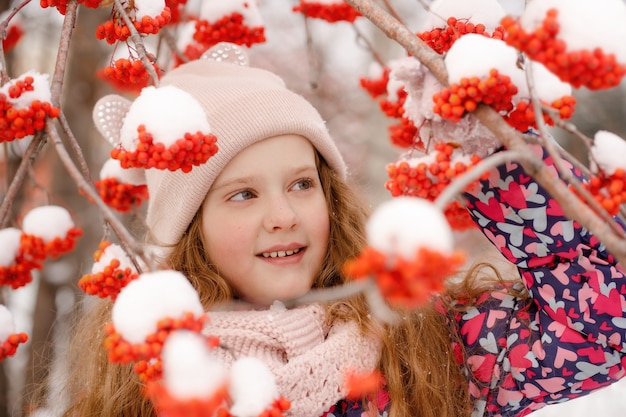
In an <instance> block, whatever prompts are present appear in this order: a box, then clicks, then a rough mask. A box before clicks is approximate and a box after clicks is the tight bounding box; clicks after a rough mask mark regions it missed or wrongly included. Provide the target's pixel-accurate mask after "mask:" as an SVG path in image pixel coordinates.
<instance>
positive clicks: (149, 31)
mask: <svg viewBox="0 0 626 417" xmlns="http://www.w3.org/2000/svg"><path fill="white" fill-rule="evenodd" d="M129 17H130V18H131V20H132V22H133V26H134V27H135V29H136V30H137V32H139V33H140V34H144V35H156V34H157V33H159V30H161V28H163V26H165V25H167V24H168V23H169V22H170V20H171V19H172V14H171V11H170V8H169V7H167V6H165V7H164V8H163V11H162V12H161V14H159V15H157V16H142V17H141V19H139V20H136V19H134V18H133V17H132V16H129ZM131 35H132V33H131V31H130V28H129V27H128V26H127V25H126V22H125V21H124V19H123V17H122V16H121V14H120V13H117V12H114V13H113V17H112V19H111V20H107V21H106V22H105V23H103V24H100V25H98V27H97V28H96V38H98V39H100V40H105V41H106V42H107V43H108V44H111V45H113V44H115V43H117V42H126V41H127V40H128V38H129V37H130V36H131Z"/></svg>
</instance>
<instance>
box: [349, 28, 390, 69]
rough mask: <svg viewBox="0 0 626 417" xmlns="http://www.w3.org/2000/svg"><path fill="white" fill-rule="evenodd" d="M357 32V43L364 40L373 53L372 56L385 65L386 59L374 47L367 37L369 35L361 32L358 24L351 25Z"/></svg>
mask: <svg viewBox="0 0 626 417" xmlns="http://www.w3.org/2000/svg"><path fill="white" fill-rule="evenodd" d="M351 26H352V28H353V29H354V32H355V33H356V43H357V44H358V43H359V42H363V43H364V44H365V48H367V50H368V51H369V52H370V54H372V58H374V61H376V62H377V63H378V64H379V65H380V66H381V67H384V66H385V60H384V59H383V58H382V57H381V56H380V54H379V53H378V52H376V49H374V45H372V43H371V42H370V41H369V39H367V37H366V36H365V35H364V34H363V32H361V30H360V29H359V28H358V27H357V25H351Z"/></svg>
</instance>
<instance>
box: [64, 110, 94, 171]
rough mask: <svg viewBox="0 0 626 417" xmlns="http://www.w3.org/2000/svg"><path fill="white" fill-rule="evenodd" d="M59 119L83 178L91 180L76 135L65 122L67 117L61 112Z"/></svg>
mask: <svg viewBox="0 0 626 417" xmlns="http://www.w3.org/2000/svg"><path fill="white" fill-rule="evenodd" d="M59 121H60V122H61V127H62V128H63V132H65V135H66V136H67V138H68V140H69V142H70V148H71V149H72V151H73V152H74V155H75V156H76V159H78V163H79V165H80V169H81V171H82V173H83V177H85V179H86V180H87V181H88V182H91V173H90V172H89V166H88V165H87V160H85V156H84V155H83V151H82V149H81V147H80V144H79V143H78V140H76V136H74V133H73V132H72V130H71V128H70V125H69V123H68V122H67V119H66V118H65V113H63V112H61V113H60V114H59Z"/></svg>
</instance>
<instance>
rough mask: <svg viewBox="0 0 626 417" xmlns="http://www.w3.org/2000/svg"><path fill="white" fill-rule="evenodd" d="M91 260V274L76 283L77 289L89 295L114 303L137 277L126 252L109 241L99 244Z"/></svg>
mask: <svg viewBox="0 0 626 417" xmlns="http://www.w3.org/2000/svg"><path fill="white" fill-rule="evenodd" d="M93 259H94V261H95V262H94V264H93V266H92V268H91V273H89V274H85V275H83V276H82V277H81V279H80V280H79V281H78V287H79V288H80V289H81V290H83V291H84V292H85V293H87V294H89V295H97V296H98V297H100V298H107V297H110V298H111V299H112V300H114V301H115V299H116V298H117V296H118V294H119V293H120V291H121V290H122V288H124V287H125V286H126V285H127V284H128V283H129V282H130V281H132V280H133V279H135V278H137V277H138V276H139V274H138V273H137V270H136V269H135V266H134V265H133V263H132V261H131V260H130V258H129V257H128V255H127V254H126V252H124V250H123V249H122V248H121V247H120V246H119V245H116V244H112V243H111V242H109V241H106V240H105V241H102V242H100V245H99V247H98V250H96V251H95V252H94V255H93Z"/></svg>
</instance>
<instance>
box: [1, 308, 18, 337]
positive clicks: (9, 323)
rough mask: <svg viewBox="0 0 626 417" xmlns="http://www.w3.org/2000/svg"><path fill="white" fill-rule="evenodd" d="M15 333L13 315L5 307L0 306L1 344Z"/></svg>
mask: <svg viewBox="0 0 626 417" xmlns="http://www.w3.org/2000/svg"><path fill="white" fill-rule="evenodd" d="M13 333H15V323H14V322H13V314H11V312H10V311H9V309H8V308H6V306H5V305H3V304H0V343H2V342H4V341H5V340H7V338H8V337H9V336H10V335H12V334H13Z"/></svg>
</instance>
